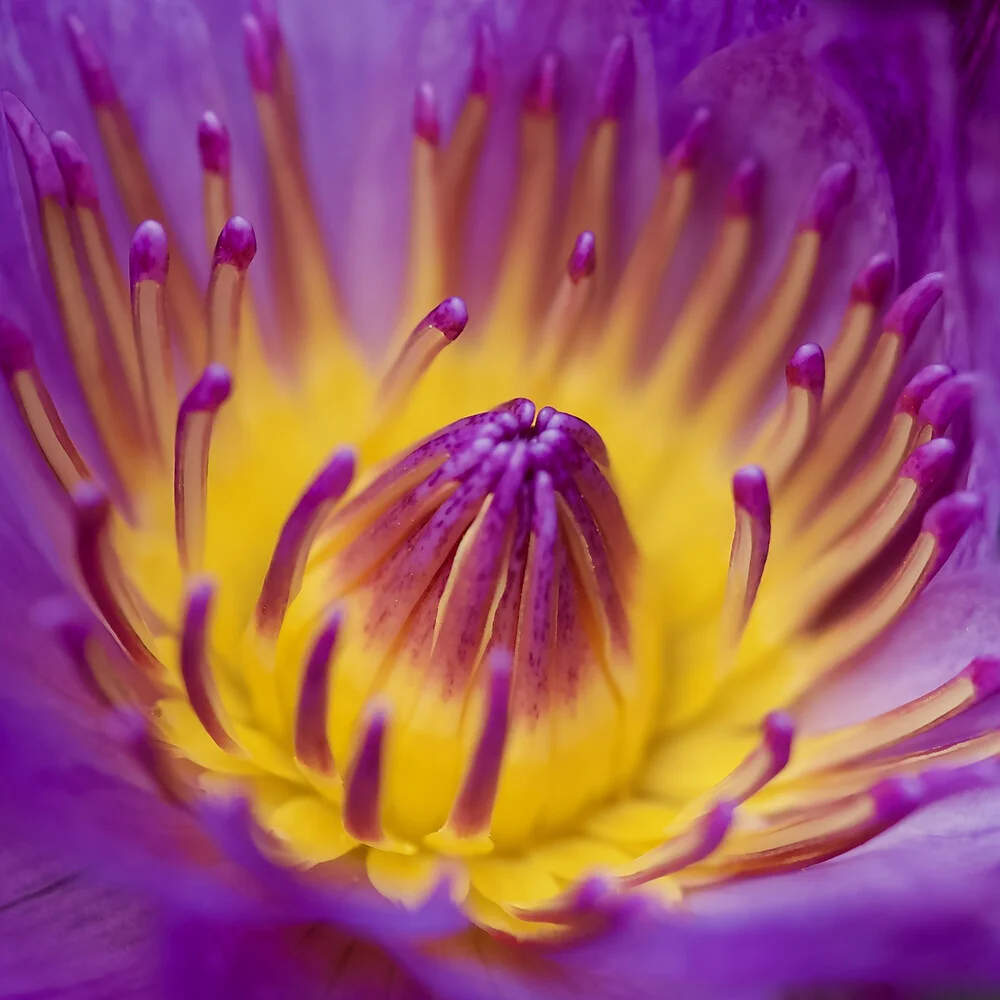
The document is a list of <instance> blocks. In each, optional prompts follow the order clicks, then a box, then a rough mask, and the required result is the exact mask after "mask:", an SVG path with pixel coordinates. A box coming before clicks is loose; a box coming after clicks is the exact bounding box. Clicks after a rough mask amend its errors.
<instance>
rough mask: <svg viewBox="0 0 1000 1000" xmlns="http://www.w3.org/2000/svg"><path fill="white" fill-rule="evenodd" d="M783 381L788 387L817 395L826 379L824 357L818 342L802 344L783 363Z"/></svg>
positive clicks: (820, 392) (821, 390)
mask: <svg viewBox="0 0 1000 1000" xmlns="http://www.w3.org/2000/svg"><path fill="white" fill-rule="evenodd" d="M785 381H786V382H787V383H788V387H789V388H793V387H794V388H799V389H805V390H806V392H808V393H811V394H812V395H814V396H818V395H820V394H822V392H823V384H824V382H825V381H826V359H825V358H824V357H823V348H822V347H820V346H819V344H803V345H802V346H801V347H800V348H799V349H798V350H797V351H796V352H795V353H794V354H793V355H792V356H791V358H789V359H788V364H787V365H785Z"/></svg>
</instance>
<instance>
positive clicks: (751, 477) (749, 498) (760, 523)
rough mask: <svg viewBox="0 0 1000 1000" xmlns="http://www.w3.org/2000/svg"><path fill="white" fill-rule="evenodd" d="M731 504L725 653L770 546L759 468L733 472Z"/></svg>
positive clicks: (735, 641)
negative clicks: (733, 527)
mask: <svg viewBox="0 0 1000 1000" xmlns="http://www.w3.org/2000/svg"><path fill="white" fill-rule="evenodd" d="M733 502H734V505H735V508H736V530H735V532H734V533H733V547H732V551H731V553H730V555H729V577H728V579H727V580H726V597H725V602H724V604H723V610H722V636H723V648H724V649H725V650H728V651H732V650H733V649H735V647H736V645H737V644H738V642H739V639H740V636H741V635H742V634H743V629H744V627H745V626H746V623H747V620H748V619H749V617H750V610H751V608H752V607H753V602H754V599H755V598H756V596H757V589H758V587H759V586H760V581H761V578H762V577H763V575H764V565H765V563H766V562H767V552H768V548H769V546H770V544H771V500H770V496H769V494H768V488H767V477H766V476H765V475H764V470H763V469H761V468H760V466H757V465H747V466H744V467H743V468H742V469H738V470H737V471H736V473H735V475H734V476H733Z"/></svg>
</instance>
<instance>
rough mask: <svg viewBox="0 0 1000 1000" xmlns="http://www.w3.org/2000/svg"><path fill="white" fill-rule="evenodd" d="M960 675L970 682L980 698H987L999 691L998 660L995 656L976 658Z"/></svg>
mask: <svg viewBox="0 0 1000 1000" xmlns="http://www.w3.org/2000/svg"><path fill="white" fill-rule="evenodd" d="M962 674H963V676H965V677H968V678H969V680H970V681H972V685H973V687H974V688H975V689H976V694H977V695H978V696H979V697H980V698H988V697H989V696H990V695H992V694H996V692H997V691H1000V658H998V657H996V656H977V657H976V658H975V659H974V660H973V661H972V662H971V663H970V664H969V665H968V666H966V667H965V669H964V670H963V671H962Z"/></svg>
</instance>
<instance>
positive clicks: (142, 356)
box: [132, 279, 177, 457]
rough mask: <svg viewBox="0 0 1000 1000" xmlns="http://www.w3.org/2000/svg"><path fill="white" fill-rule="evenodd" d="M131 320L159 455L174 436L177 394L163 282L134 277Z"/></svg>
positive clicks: (167, 446)
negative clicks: (136, 279)
mask: <svg viewBox="0 0 1000 1000" xmlns="http://www.w3.org/2000/svg"><path fill="white" fill-rule="evenodd" d="M132 323H133V329H134V331H135V342H136V345H137V347H138V351H139V365H140V369H141V371H142V385H143V399H144V400H145V402H146V407H147V411H146V417H147V419H148V420H149V426H150V427H151V428H152V431H153V437H154V440H155V442H156V447H157V449H158V452H159V454H160V456H161V457H165V456H166V455H167V454H169V450H170V445H171V443H172V441H173V437H174V419H175V416H176V413H177V397H176V393H175V390H174V379H173V359H172V358H171V356H170V342H169V337H168V333H167V320H166V315H165V312H164V295H163V285H161V284H160V283H159V282H158V281H153V280H148V279H147V280H144V281H137V282H136V283H135V287H134V289H133V291H132Z"/></svg>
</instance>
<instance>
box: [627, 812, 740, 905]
mask: <svg viewBox="0 0 1000 1000" xmlns="http://www.w3.org/2000/svg"><path fill="white" fill-rule="evenodd" d="M734 814H735V808H734V804H733V803H732V802H717V803H716V804H715V805H714V806H712V808H711V809H710V810H709V811H708V812H707V813H705V815H704V816H702V817H701V818H700V819H698V820H697V822H695V823H693V824H692V825H691V826H690V827H688V829H687V830H685V831H684V832H683V833H680V834H678V835H677V836H675V837H673V838H672V839H670V840H668V841H667V842H666V843H665V844H663V845H662V846H661V847H658V848H656V850H654V851H650V852H649V853H648V854H644V855H642V857H640V858H638V859H637V860H636V861H635V862H633V864H631V865H629V866H628V867H627V868H625V869H624V870H623V871H622V872H621V873H619V876H618V877H619V878H620V879H621V882H622V884H623V885H624V886H626V887H627V888H629V889H635V888H637V887H638V886H641V885H645V884H646V883H647V882H652V881H653V880H654V879H658V878H664V877H665V876H667V875H674V874H676V873H677V872H679V871H681V870H682V869H684V868H688V867H690V866H691V865H693V864H697V863H698V862H699V861H704V860H705V858H707V857H709V855H711V854H713V853H714V852H715V851H716V850H717V849H718V848H719V846H720V845H721V844H722V842H723V841H724V840H725V839H726V834H728V833H729V829H730V827H731V826H732V823H733V816H734Z"/></svg>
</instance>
